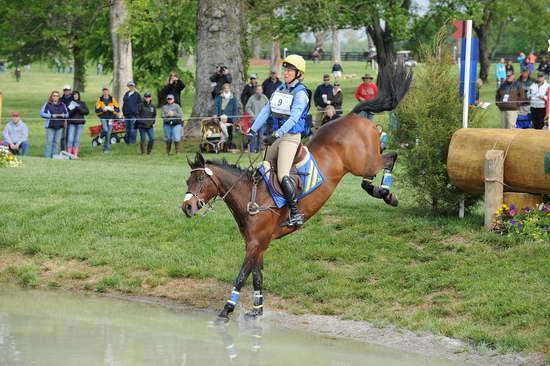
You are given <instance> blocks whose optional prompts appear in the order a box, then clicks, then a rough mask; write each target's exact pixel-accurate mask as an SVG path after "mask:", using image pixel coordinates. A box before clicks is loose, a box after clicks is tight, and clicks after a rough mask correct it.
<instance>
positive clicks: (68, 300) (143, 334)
mask: <svg viewBox="0 0 550 366" xmlns="http://www.w3.org/2000/svg"><path fill="white" fill-rule="evenodd" d="M212 319H213V315H212V314H209V313H202V312H194V311H190V312H179V311H178V312H176V311H172V310H168V309H165V308H163V307H161V306H157V305H147V304H140V303H133V302H128V301H124V300H116V299H112V298H105V297H96V296H82V295H76V294H70V293H65V292H57V291H51V292H50V291H38V290H21V289H15V288H2V287H0V365H2V366H16V365H17V366H20V365H22V366H23V365H24V366H33V365H40V366H64V365H71V366H73V365H76V366H88V365H90V366H92V365H93V366H98V365H104V366H123V365H131V366H141V365H147V366H151V365H153V366H176V365H177V366H195V365H257V366H268V365H285V366H289V365H327V366H352V365H376V366H394V365H395V366H397V365H400V366H402V365H407V366H420V365H422V366H450V365H456V364H455V363H452V362H450V361H446V360H437V359H430V358H428V357H423V356H420V355H414V354H407V353H404V352H399V351H396V350H390V349H387V348H384V347H380V346H374V345H369V344H365V343H361V342H355V341H350V340H343V339H330V338H326V337H323V336H320V335H316V334H312V333H307V332H302V331H295V330H288V329H284V328H279V327H277V326H276V325H275V324H273V323H271V322H269V321H266V320H265V319H264V320H261V321H252V322H244V321H231V322H230V324H229V325H228V326H226V327H213V326H212V325H211V320H212Z"/></svg>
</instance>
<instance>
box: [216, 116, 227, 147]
mask: <svg viewBox="0 0 550 366" xmlns="http://www.w3.org/2000/svg"><path fill="white" fill-rule="evenodd" d="M218 124H219V125H220V128H221V130H222V135H223V139H224V141H228V139H229V133H228V132H227V128H228V127H229V126H228V124H229V123H228V120H227V116H226V115H225V114H222V115H221V116H220V118H219V119H218Z"/></svg>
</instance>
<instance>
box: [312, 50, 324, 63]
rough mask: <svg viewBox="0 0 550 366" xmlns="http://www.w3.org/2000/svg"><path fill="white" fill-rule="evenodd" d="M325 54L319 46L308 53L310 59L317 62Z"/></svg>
mask: <svg viewBox="0 0 550 366" xmlns="http://www.w3.org/2000/svg"><path fill="white" fill-rule="evenodd" d="M324 54H325V51H324V50H323V49H322V48H321V47H317V48H316V49H315V50H314V51H313V52H312V53H311V55H310V57H311V61H313V63H317V62H319V61H321V57H323V55H324Z"/></svg>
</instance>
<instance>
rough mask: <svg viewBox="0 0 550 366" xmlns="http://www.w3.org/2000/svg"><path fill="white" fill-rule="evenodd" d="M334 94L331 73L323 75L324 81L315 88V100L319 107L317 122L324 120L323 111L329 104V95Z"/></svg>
mask: <svg viewBox="0 0 550 366" xmlns="http://www.w3.org/2000/svg"><path fill="white" fill-rule="evenodd" d="M330 94H332V85H330V75H328V74H325V75H323V83H322V84H321V85H319V86H317V88H316V89H315V93H314V94H313V101H314V102H315V106H316V107H317V114H316V117H317V118H316V122H317V123H320V122H321V121H322V120H323V112H324V110H325V108H326V107H327V105H329V104H330V103H329V100H328V96H329V95H330Z"/></svg>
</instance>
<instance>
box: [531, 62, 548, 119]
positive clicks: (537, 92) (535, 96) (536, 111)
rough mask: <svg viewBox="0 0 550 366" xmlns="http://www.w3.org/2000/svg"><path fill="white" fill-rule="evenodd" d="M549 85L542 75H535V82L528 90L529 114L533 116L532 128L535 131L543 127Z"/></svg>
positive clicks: (540, 73)
mask: <svg viewBox="0 0 550 366" xmlns="http://www.w3.org/2000/svg"><path fill="white" fill-rule="evenodd" d="M549 87H550V85H548V83H547V82H546V80H544V73H542V72H539V73H538V74H537V80H536V82H534V83H533V84H531V86H530V88H529V99H530V100H531V114H532V115H533V126H534V127H535V129H537V130H541V129H542V128H543V127H544V117H545V115H546V102H547V100H548V88H549Z"/></svg>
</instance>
